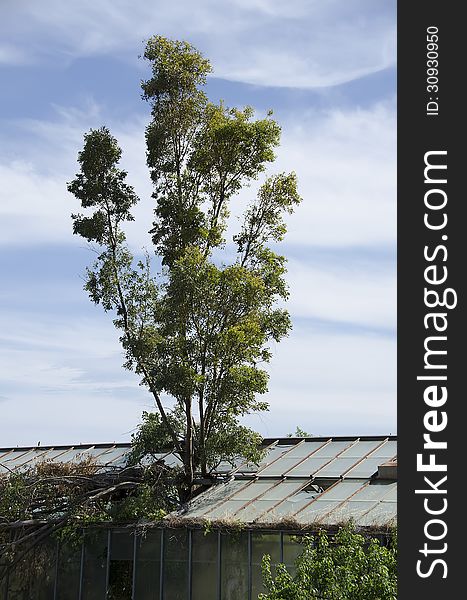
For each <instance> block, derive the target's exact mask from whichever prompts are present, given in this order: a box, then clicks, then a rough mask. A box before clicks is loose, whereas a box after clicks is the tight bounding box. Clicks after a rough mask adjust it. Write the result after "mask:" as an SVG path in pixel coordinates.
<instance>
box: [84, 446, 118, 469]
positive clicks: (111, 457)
mask: <svg viewBox="0 0 467 600" xmlns="http://www.w3.org/2000/svg"><path fill="white" fill-rule="evenodd" d="M127 455H128V449H127V448H115V449H113V450H108V451H107V452H106V453H105V454H100V455H99V456H98V457H96V462H97V463H99V464H103V465H111V466H112V467H117V466H123V465H124V464H125V463H126V457H127ZM85 456H86V455H85Z"/></svg>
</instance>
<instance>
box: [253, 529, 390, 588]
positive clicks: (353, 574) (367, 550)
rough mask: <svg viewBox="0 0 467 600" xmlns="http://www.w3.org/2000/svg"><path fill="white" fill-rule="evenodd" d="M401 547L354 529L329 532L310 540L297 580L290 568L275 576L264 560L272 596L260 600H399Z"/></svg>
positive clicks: (265, 578)
mask: <svg viewBox="0 0 467 600" xmlns="http://www.w3.org/2000/svg"><path fill="white" fill-rule="evenodd" d="M396 561H397V542H396V534H395V532H394V534H393V539H392V542H391V545H390V547H384V546H382V545H381V543H380V542H379V540H378V539H376V538H367V537H364V536H363V535H361V534H359V533H357V532H356V531H355V529H354V527H353V526H352V525H351V524H350V525H347V526H345V527H342V528H340V529H339V531H338V532H337V534H336V535H335V536H333V537H330V536H329V535H328V533H327V532H326V531H323V530H322V531H320V532H318V533H317V534H316V535H315V536H310V537H308V538H306V542H305V545H304V550H303V552H302V554H301V555H300V556H299V557H298V559H297V561H296V573H295V574H294V575H292V574H291V573H290V572H289V571H288V570H287V568H286V567H285V565H282V564H280V565H278V566H277V567H276V573H275V575H273V574H272V570H271V560H270V557H269V556H265V557H264V559H263V581H264V585H265V587H266V589H267V590H268V592H267V594H260V596H259V600H362V599H363V598H364V599H365V600H396V597H397V570H396V569H397V562H396Z"/></svg>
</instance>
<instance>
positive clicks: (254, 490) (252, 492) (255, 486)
mask: <svg viewBox="0 0 467 600" xmlns="http://www.w3.org/2000/svg"><path fill="white" fill-rule="evenodd" d="M276 483H277V481H263V480H261V481H253V482H252V483H251V484H250V485H246V486H245V487H243V488H241V489H240V490H239V491H238V492H236V494H235V496H233V498H232V500H243V501H244V502H248V500H253V498H257V497H258V496H259V495H260V494H263V493H264V492H266V491H267V490H268V489H270V488H272V486H273V485H274V484H276Z"/></svg>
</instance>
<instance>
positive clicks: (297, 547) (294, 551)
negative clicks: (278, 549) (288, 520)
mask: <svg viewBox="0 0 467 600" xmlns="http://www.w3.org/2000/svg"><path fill="white" fill-rule="evenodd" d="M304 539H305V538H304V537H302V536H300V535H291V534H284V541H283V544H284V546H283V548H284V564H285V565H286V567H287V570H288V571H289V573H290V574H291V575H295V572H296V568H295V561H296V560H297V558H298V557H299V556H300V554H301V553H302V552H303V548H304V545H303V542H304Z"/></svg>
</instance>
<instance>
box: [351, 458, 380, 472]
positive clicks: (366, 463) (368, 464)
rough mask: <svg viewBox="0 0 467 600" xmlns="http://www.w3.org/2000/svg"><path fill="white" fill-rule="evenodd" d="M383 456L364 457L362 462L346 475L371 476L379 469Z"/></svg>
mask: <svg viewBox="0 0 467 600" xmlns="http://www.w3.org/2000/svg"><path fill="white" fill-rule="evenodd" d="M381 460H382V459H381V458H372V457H368V458H364V459H363V460H362V462H361V463H359V464H358V465H356V466H355V467H353V469H350V471H349V472H348V473H346V474H345V477H371V476H372V475H374V474H375V473H376V472H377V471H378V467H379V465H380V464H381Z"/></svg>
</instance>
